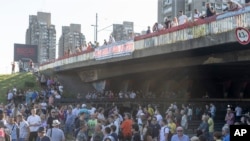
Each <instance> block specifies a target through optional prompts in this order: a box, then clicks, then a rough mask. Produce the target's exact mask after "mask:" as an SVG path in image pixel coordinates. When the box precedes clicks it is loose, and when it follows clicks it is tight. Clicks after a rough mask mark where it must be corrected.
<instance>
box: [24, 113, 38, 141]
mask: <svg viewBox="0 0 250 141" xmlns="http://www.w3.org/2000/svg"><path fill="white" fill-rule="evenodd" d="M27 122H28V123H29V128H30V136H29V141H33V140H36V138H37V130H38V128H39V127H40V125H41V118H40V116H38V115H36V109H35V108H33V109H31V115H30V116H29V117H28V119H27Z"/></svg>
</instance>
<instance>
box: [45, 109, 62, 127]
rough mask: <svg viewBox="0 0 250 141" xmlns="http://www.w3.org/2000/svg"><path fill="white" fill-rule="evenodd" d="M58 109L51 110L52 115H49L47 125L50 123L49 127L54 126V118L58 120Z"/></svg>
mask: <svg viewBox="0 0 250 141" xmlns="http://www.w3.org/2000/svg"><path fill="white" fill-rule="evenodd" d="M56 112H57V111H56V110H55V109H52V110H51V111H50V116H49V117H48V119H47V125H48V128H52V123H53V120H56V119H58V117H57V116H56ZM58 120H59V119H58Z"/></svg>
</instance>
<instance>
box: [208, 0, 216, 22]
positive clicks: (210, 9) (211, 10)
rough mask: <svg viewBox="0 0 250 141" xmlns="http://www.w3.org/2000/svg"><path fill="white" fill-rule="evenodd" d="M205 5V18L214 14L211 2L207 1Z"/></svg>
mask: <svg viewBox="0 0 250 141" xmlns="http://www.w3.org/2000/svg"><path fill="white" fill-rule="evenodd" d="M206 7H207V11H206V18H208V17H211V16H213V15H215V14H216V11H215V10H214V8H213V7H211V4H210V3H209V2H208V3H207V4H206Z"/></svg>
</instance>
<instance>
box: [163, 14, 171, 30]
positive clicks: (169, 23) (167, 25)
mask: <svg viewBox="0 0 250 141" xmlns="http://www.w3.org/2000/svg"><path fill="white" fill-rule="evenodd" d="M164 24H165V29H168V28H171V20H170V19H169V18H168V17H165V18H164Z"/></svg>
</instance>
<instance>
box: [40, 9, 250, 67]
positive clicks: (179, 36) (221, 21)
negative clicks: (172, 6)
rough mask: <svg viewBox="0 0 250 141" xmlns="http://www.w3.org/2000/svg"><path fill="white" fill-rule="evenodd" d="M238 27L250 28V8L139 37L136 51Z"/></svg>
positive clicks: (87, 56) (84, 57)
mask: <svg viewBox="0 0 250 141" xmlns="http://www.w3.org/2000/svg"><path fill="white" fill-rule="evenodd" d="M237 27H250V6H248V7H244V8H242V9H240V10H238V11H232V12H227V13H222V14H220V15H215V16H213V17H210V18H207V19H200V20H197V21H195V22H188V23H186V24H184V25H180V26H177V27H173V28H170V29H166V30H162V31H159V32H154V33H151V34H147V35H142V36H137V37H135V38H134V49H135V50H141V49H145V48H149V47H155V46H160V45H167V44H173V43H176V42H179V41H186V40H190V39H196V38H199V37H203V36H207V35H213V34H219V33H223V32H228V31H232V30H234V29H235V28H237ZM94 55H95V54H94V52H93V51H90V52H86V53H83V54H76V55H72V56H69V57H66V58H60V59H57V60H54V61H52V62H48V63H45V64H42V65H40V68H39V69H40V70H46V69H49V68H56V67H60V66H63V65H67V64H71V63H76V62H81V61H88V60H94V59H95V57H94Z"/></svg>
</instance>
